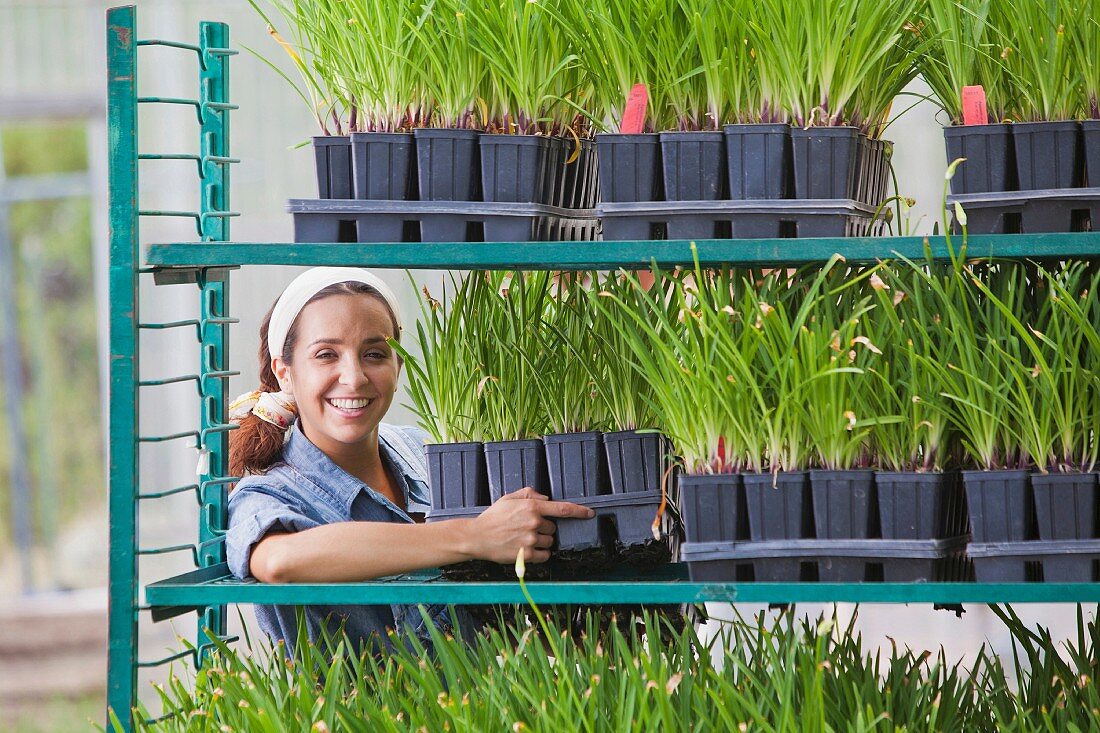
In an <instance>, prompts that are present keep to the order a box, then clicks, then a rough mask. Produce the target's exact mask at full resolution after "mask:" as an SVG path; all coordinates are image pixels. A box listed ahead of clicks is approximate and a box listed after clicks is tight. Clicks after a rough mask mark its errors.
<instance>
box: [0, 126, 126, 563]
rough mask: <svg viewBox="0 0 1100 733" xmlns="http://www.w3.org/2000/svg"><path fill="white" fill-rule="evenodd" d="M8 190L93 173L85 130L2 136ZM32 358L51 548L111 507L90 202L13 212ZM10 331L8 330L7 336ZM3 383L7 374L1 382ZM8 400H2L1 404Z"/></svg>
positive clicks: (36, 491) (24, 130) (22, 317)
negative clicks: (85, 516) (36, 180)
mask: <svg viewBox="0 0 1100 733" xmlns="http://www.w3.org/2000/svg"><path fill="white" fill-rule="evenodd" d="M0 144H2V145H3V159H4V164H5V171H6V174H7V177H8V181H9V182H11V181H12V180H13V179H15V178H18V177H20V176H38V175H48V174H58V173H77V172H81V171H84V170H87V167H88V149H87V147H88V141H87V136H86V133H85V129H84V125H83V124H81V123H59V124H53V123H41V124H22V125H13V126H6V127H4V128H0ZM9 226H10V231H9V232H8V234H9V236H10V237H11V241H12V243H13V245H14V248H15V252H14V259H15V270H16V271H15V280H16V283H17V284H16V298H17V303H18V317H19V329H20V337H21V343H22V348H23V363H24V368H23V377H24V387H25V390H26V392H25V399H24V404H23V416H24V426H25V431H26V436H27V444H28V448H29V453H30V454H29V455H27V456H20V457H14V458H15V459H16V460H25V461H26V462H27V464H28V469H29V474H30V476H31V491H32V506H33V509H34V522H35V537H36V541H37V543H38V544H42V545H46V546H48V545H50V544H51V543H52V540H53V539H54V537H55V536H56V533H57V531H58V529H59V527H61V526H62V525H63V524H64V523H65V522H66V521H67V520H69V519H71V518H73V517H74V516H76V515H77V514H79V513H81V511H82V510H84V509H85V508H87V507H89V506H95V505H96V504H99V503H102V502H103V501H105V499H106V487H105V482H104V470H103V455H102V428H101V420H100V412H99V408H100V401H99V377H98V368H97V361H96V360H97V351H96V329H97V323H96V311H95V295H94V289H93V270H92V247H93V242H92V229H91V227H92V225H91V202H90V200H89V199H88V198H71V199H58V200H50V201H29V202H20V203H17V204H14V205H12V207H11V215H10V219H9ZM0 327H2V326H0ZM3 378H4V377H3V375H2V374H0V380H2V379H3ZM3 399H4V395H3V392H2V391H0V404H2V400H3ZM8 433H9V426H8V425H7V418H6V414H5V412H4V410H0V435H3V436H4V437H3V438H0V548H2V547H4V546H5V545H8V544H10V541H11V503H10V492H11V478H10V461H11V460H13V456H11V455H10V452H11V443H10V441H9V440H7V436H8Z"/></svg>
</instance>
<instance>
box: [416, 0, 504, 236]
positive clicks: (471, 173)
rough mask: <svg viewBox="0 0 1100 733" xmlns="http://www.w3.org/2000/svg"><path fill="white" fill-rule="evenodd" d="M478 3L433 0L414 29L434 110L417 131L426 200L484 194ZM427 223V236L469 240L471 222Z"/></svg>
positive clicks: (420, 182)
mask: <svg viewBox="0 0 1100 733" xmlns="http://www.w3.org/2000/svg"><path fill="white" fill-rule="evenodd" d="M477 7H478V3H474V2H471V0H427V1H426V2H425V3H424V7H423V10H422V12H421V15H420V17H419V19H418V20H417V21H416V23H415V25H414V26H413V29H412V35H413V38H414V39H415V44H414V46H413V48H414V49H415V52H414V53H415V56H414V58H415V59H416V61H417V63H418V66H419V68H420V69H421V71H422V76H421V83H422V84H423V87H424V89H425V92H426V95H427V97H428V99H429V100H430V102H429V104H430V110H431V111H430V114H429V115H428V116H427V117H426V118H425V124H424V126H423V127H417V128H416V129H415V130H413V136H414V138H415V141H416V158H417V181H418V187H419V191H420V200H421V201H477V200H479V199H480V197H481V175H480V166H479V165H478V137H479V136H480V134H481V133H480V129H481V127H482V126H483V125H482V120H481V119H480V118H479V116H478V114H477V99H478V94H479V92H480V90H481V89H482V85H483V83H484V79H485V75H486V73H487V70H486V68H485V65H484V60H483V58H482V56H481V55H480V54H477V53H475V52H474V48H473V39H472V32H471V29H470V23H469V19H468V16H469V14H471V13H473V12H476V9H477ZM423 226H424V231H423V232H422V236H423V238H424V239H426V240H429V241H441V242H447V241H464V240H465V234H466V233H465V223H464V222H462V221H459V220H457V219H456V220H452V219H450V218H436V219H433V220H432V221H431V222H425V223H424V225H423ZM456 227H461V228H462V230H463V231H461V232H460V231H457V230H456Z"/></svg>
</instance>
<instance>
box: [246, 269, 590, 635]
mask: <svg viewBox="0 0 1100 733" xmlns="http://www.w3.org/2000/svg"><path fill="white" fill-rule="evenodd" d="M400 335H401V320H400V315H399V311H398V309H397V304H396V299H395V298H394V295H393V293H392V292H391V291H390V289H389V288H388V287H387V286H386V285H385V283H383V282H382V281H381V280H380V279H378V278H377V277H376V276H375V275H373V274H372V273H370V272H368V271H366V270H360V269H352V268H315V269H312V270H309V271H308V272H306V273H304V274H302V275H300V276H299V277H298V278H297V279H296V280H294V282H292V283H291V284H290V286H289V287H287V289H286V290H285V291H284V292H283V294H282V295H281V296H280V297H279V299H278V300H277V301H276V303H275V305H274V306H273V307H272V309H271V312H270V313H269V314H268V317H267V319H266V320H265V322H264V324H263V326H262V327H261V331H260V388H259V389H258V390H256V391H254V392H250V393H248V394H246V395H243V396H242V397H240V398H238V399H237V400H235V401H234V402H233V404H231V405H230V418H231V419H232V420H233V421H234V422H236V423H238V424H239V425H240V429H238V430H236V431H234V432H233V433H232V437H231V441H230V462H231V470H232V471H233V472H234V473H235V474H237V475H245V474H247V475H245V478H243V479H242V480H241V481H240V483H239V484H238V485H237V487H236V489H235V490H234V492H233V493H232V495H231V496H230V500H229V530H228V532H227V534H226V552H227V556H228V561H229V566H230V568H231V569H232V570H233V572H234V574H236V575H237V576H238V577H240V578H242V579H244V578H250V577H254V578H256V579H257V580H260V581H263V582H274V583H284V582H353V581H360V580H366V579H369V578H377V577H381V576H386V575H396V574H399V573H405V572H410V571H413V570H420V569H423V568H430V567H439V566H442V565H448V564H451V563H457V562H462V561H465V560H471V559H480V560H491V561H496V562H501V563H509V562H514V561H515V559H516V555H517V554H518V553H519V552H521V551H522V552H523V554H524V557H525V559H526V560H527V561H528V562H541V561H545V560H546V559H548V558H549V548H550V546H551V544H552V543H553V539H554V537H553V533H554V529H555V525H554V523H553V522H552V521H550V518H552V517H555V518H557V517H573V518H582V519H583V518H589V517H591V516H592V512H591V511H590V510H588V509H586V508H584V507H581V506H577V505H575V504H569V503H565V502H554V501H549V500H547V499H546V498H545V497H543V496H541V495H540V494H537V493H535V492H534V491H532V490H531V489H522V490H520V491H517V492H514V493H512V494H508V495H507V496H505V497H504V498H502V499H501V500H499V501H498V502H497V503H496V504H494V505H493V506H492V507H490V508H489V509H487V510H486V511H485V512H483V513H482V514H481V515H480V516H478V517H477V518H474V519H452V520H448V521H441V522H434V523H432V524H424V523H423V522H422V514H423V512H424V511H426V510H427V509H428V506H429V500H428V489H427V476H426V469H425V461H424V453H423V444H424V439H425V437H426V434H425V433H424V432H423V431H421V430H419V429H417V428H406V427H398V426H394V425H388V424H385V423H383V422H382V418H383V417H384V416H385V414H386V411H387V410H388V409H389V406H390V403H391V402H392V400H393V395H394V393H395V392H396V391H397V384H398V378H399V376H400V373H401V368H402V360H401V358H400V356H399V355H398V353H397V352H396V351H395V350H394V349H393V348H392V347H391V346H390V345H389V342H390V340H391V339H392V340H394V341H396V340H397V339H399V338H400ZM256 616H257V619H258V620H259V622H260V625H261V627H263V629H264V630H265V631H266V632H267V633H268V634H269V635H270V636H272V637H275V638H277V639H279V638H281V639H285V640H287V641H288V642H290V643H293V641H294V639H295V638H296V634H297V621H296V614H295V612H294V610H293V608H290V607H277V606H257V607H256ZM304 618H305V620H306V623H307V625H308V627H309V628H308V631H309V635H310V637H311V638H316V637H317V635H318V634H319V633H320V630H321V629H322V628H325V629H328V630H329V631H333V630H335V628H336V627H338V626H339V625H340V624H341V623H342V624H343V625H344V631H345V632H346V633H347V634H348V636H349V637H350V639H351V641H352V643H353V644H355V645H357V646H358V647H359V648H364V647H370V648H374V647H378V646H382V645H384V644H385V643H386V642H385V638H386V635H385V631H386V629H388V628H400V627H409V628H410V629H412V630H414V631H416V632H417V633H419V634H420V635H421V636H422V637H423V638H424V639H425V640H427V639H428V629H427V628H426V624H427V623H435V625H437V626H441V627H445V628H454V626H455V624H456V622H461V621H462V616H461V615H459V614H456V615H452V616H448V615H447V613H446V609H444V608H442V607H434V608H429V609H428V614H427V616H426V617H425V616H422V615H421V614H420V612H419V610H418V609H417V608H415V607H405V606H392V607H384V606H359V607H352V606H344V607H327V606H314V607H309V608H307V609H305V615H304ZM425 618H429V619H432V621H431V622H429V621H426V620H425ZM458 625H459V626H460V627H461V626H462V624H461V623H459V624H458Z"/></svg>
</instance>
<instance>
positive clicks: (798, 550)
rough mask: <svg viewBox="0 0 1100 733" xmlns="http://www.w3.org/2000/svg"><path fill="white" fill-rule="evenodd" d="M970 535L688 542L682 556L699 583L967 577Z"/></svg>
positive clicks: (681, 550)
mask: <svg viewBox="0 0 1100 733" xmlns="http://www.w3.org/2000/svg"><path fill="white" fill-rule="evenodd" d="M968 539H969V538H968V537H967V536H966V535H960V536H958V537H950V538H947V539H940V540H881V539H870V540H821V539H810V540H773V541H765V542H687V543H684V544H683V545H681V546H680V559H681V560H684V561H685V562H687V563H688V572H689V574H690V576H691V579H692V580H693V581H702V582H710V581H715V582H729V581H736V580H748V579H749V576H748V571H749V568H751V572H752V576H751V577H752V579H755V580H758V581H803V580H822V581H848V582H862V581H867V580H884V581H889V582H919V581H952V580H967V579H968V573H967V570H966V562H965V556H964V550H965V548H966V543H967V540H968Z"/></svg>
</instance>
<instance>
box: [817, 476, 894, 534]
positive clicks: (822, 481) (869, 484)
mask: <svg viewBox="0 0 1100 733" xmlns="http://www.w3.org/2000/svg"><path fill="white" fill-rule="evenodd" d="M810 488H811V491H812V493H813V505H814V528H815V534H816V536H817V537H818V539H830V540H864V539H868V538H870V537H874V536H876V535H877V534H878V526H877V525H878V509H877V506H876V505H875V472H874V471H869V470H858V471H856V470H853V471H822V470H814V471H810Z"/></svg>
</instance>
